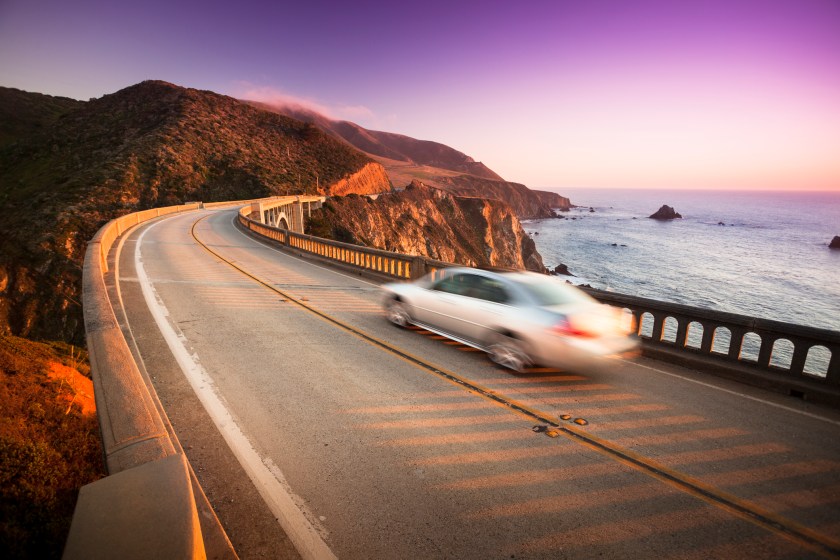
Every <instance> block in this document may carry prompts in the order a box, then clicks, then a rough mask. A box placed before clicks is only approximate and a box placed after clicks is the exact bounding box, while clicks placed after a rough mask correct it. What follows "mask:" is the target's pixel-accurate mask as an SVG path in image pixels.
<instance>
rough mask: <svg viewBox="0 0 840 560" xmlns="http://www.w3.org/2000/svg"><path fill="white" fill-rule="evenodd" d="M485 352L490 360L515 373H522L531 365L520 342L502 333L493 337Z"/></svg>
mask: <svg viewBox="0 0 840 560" xmlns="http://www.w3.org/2000/svg"><path fill="white" fill-rule="evenodd" d="M487 350H488V355H489V357H490V360H492V361H493V362H494V363H496V364H498V365H500V366H502V367H506V368H508V369H512V370H513V371H515V372H517V373H522V372H524V371H525V368H526V367H527V366H528V365H529V364H530V363H531V360H530V359H529V358H528V354H527V353H526V352H525V349H524V348H523V345H522V342H520V341H519V340H517V339H516V338H514V337H512V336H508V335H505V334H502V333H497V334H495V335H493V337H492V338H491V340H490V345H489V346H488V348H487Z"/></svg>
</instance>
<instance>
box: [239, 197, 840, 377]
mask: <svg viewBox="0 0 840 560" xmlns="http://www.w3.org/2000/svg"><path fill="white" fill-rule="evenodd" d="M248 210H249V209H248V208H243V209H241V210H240V212H239V222H240V224H241V225H242V226H243V227H244V228H247V229H250V230H251V231H253V232H254V233H256V234H258V235H260V236H263V237H266V238H268V239H272V240H274V241H276V242H278V243H279V244H281V245H283V246H286V247H288V248H292V249H295V250H297V251H299V252H302V253H308V254H311V255H314V256H317V257H318V258H322V259H326V260H329V261H332V262H335V263H337V264H339V265H341V266H346V267H350V268H353V269H356V270H360V271H366V272H368V273H372V274H374V275H376V276H378V277H381V278H383V279H394V280H413V279H416V278H419V277H421V276H423V275H424V274H427V273H430V272H431V273H433V272H435V271H437V270H442V269H444V268H447V267H451V266H460V265H457V264H454V263H447V262H443V261H437V260H432V259H428V258H426V257H420V256H410V255H404V254H402V253H395V252H391V251H382V250H379V249H371V248H368V247H362V246H359V245H352V244H349V243H341V242H338V241H332V240H328V239H321V238H319V237H313V236H310V235H303V234H299V233H294V232H291V231H287V230H283V229H278V228H275V227H271V226H267V225H265V224H262V223H260V222H258V221H255V220H253V219H251V217H250V216H249V215H248ZM585 290H586V291H587V292H589V293H590V295H592V296H593V297H594V298H595V299H597V300H599V301H601V302H604V303H608V304H610V305H614V306H617V307H622V308H626V309H629V310H630V311H631V312H632V313H633V315H634V317H635V318H636V324H637V326H638V334H639V337H640V338H641V339H642V341H643V343H644V346H645V347H646V348H650V347H659V348H662V349H669V350H677V351H680V352H684V353H685V354H686V355H687V356H703V357H708V358H710V359H712V360H716V361H718V362H719V363H720V364H737V365H738V366H743V367H746V368H750V369H753V370H756V371H762V372H770V373H775V374H781V375H784V376H785V377H787V378H789V379H792V380H803V381H807V382H816V383H819V384H822V385H825V386H832V387H835V388H838V387H840V332H835V331H831V330H825V329H816V328H811V327H805V326H799V325H793V324H789V323H784V322H781V321H771V320H767V319H760V318H756V317H749V316H746V315H737V314H734V313H726V312H722V311H713V310H709V309H703V308H699V307H691V306H687V305H680V304H673V303H667V302H661V301H656V300H651V299H646V298H641V297H636V296H629V295H624V294H616V293H613V292H607V291H603V290H596V289H592V288H585Z"/></svg>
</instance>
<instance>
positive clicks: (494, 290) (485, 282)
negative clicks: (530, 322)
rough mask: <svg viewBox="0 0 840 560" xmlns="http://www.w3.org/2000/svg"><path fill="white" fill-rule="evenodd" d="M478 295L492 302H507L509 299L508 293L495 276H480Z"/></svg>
mask: <svg viewBox="0 0 840 560" xmlns="http://www.w3.org/2000/svg"><path fill="white" fill-rule="evenodd" d="M478 297H480V298H481V299H484V300H487V301H492V302H493V303H507V302H508V301H510V294H509V293H508V291H507V290H506V289H505V286H504V284H503V283H502V282H499V281H498V280H496V279H495V278H485V277H480V280H479V286H478Z"/></svg>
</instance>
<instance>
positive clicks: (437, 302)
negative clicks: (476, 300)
mask: <svg viewBox="0 0 840 560" xmlns="http://www.w3.org/2000/svg"><path fill="white" fill-rule="evenodd" d="M473 276H474V275H473V274H470V273H455V274H452V275H447V276H445V277H444V278H442V279H441V280H438V281H436V282H434V283H433V284H432V285H430V286H429V287H428V289H426V290H422V293H419V294H417V295H416V297H415V298H414V301H413V302H412V304H413V306H414V317H415V319H416V320H417V321H418V322H420V323H423V324H425V325H427V326H429V327H432V328H435V329H439V330H442V331H445V332H447V333H450V334H453V335H455V336H463V332H462V331H463V328H464V324H463V323H464V322H463V320H462V317H463V315H464V313H465V312H466V308H467V305H468V304H469V303H470V299H471V298H469V297H468V296H467V295H466V294H467V293H468V292H469V290H470V289H471V286H472V284H473V282H474V280H473Z"/></svg>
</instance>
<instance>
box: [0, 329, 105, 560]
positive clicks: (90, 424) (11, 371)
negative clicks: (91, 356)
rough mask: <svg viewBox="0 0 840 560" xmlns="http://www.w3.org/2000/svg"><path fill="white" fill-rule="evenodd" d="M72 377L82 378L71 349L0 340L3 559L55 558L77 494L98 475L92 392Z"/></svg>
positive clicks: (81, 359)
mask: <svg viewBox="0 0 840 560" xmlns="http://www.w3.org/2000/svg"><path fill="white" fill-rule="evenodd" d="M80 370H81V371H82V372H87V371H89V369H88V368H87V364H86V356H85V355H84V353H82V352H79V351H78V350H77V349H75V348H73V347H70V346H65V345H62V344H44V343H38V342H33V341H29V340H26V339H23V338H18V337H12V336H0V403H2V404H0V550H3V556H4V557H5V558H59V557H60V556H61V553H62V550H63V548H64V542H65V541H66V539H67V532H68V530H69V528H70V521H71V519H72V515H73V509H74V508H75V505H76V498H77V496H78V492H79V488H81V487H82V486H83V485H85V484H88V483H90V482H93V481H95V480H97V479H99V478H101V477H103V476H105V471H104V466H103V462H102V449H101V444H100V440H99V427H98V425H97V421H96V414H95V411H91V410H90V408H91V403H90V401H89V400H88V399H89V397H90V396H92V391H91V392H90V393H91V394H90V395H88V394H86V393H88V391H89V390H90V389H89V385H88V384H87V383H86V381H87V382H89V379H87V378H85V377H84V375H82V374H81V373H80ZM51 373H52V374H53V377H52V378H51V376H50V374H51ZM57 374H58V375H57ZM86 409H87V410H86Z"/></svg>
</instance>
